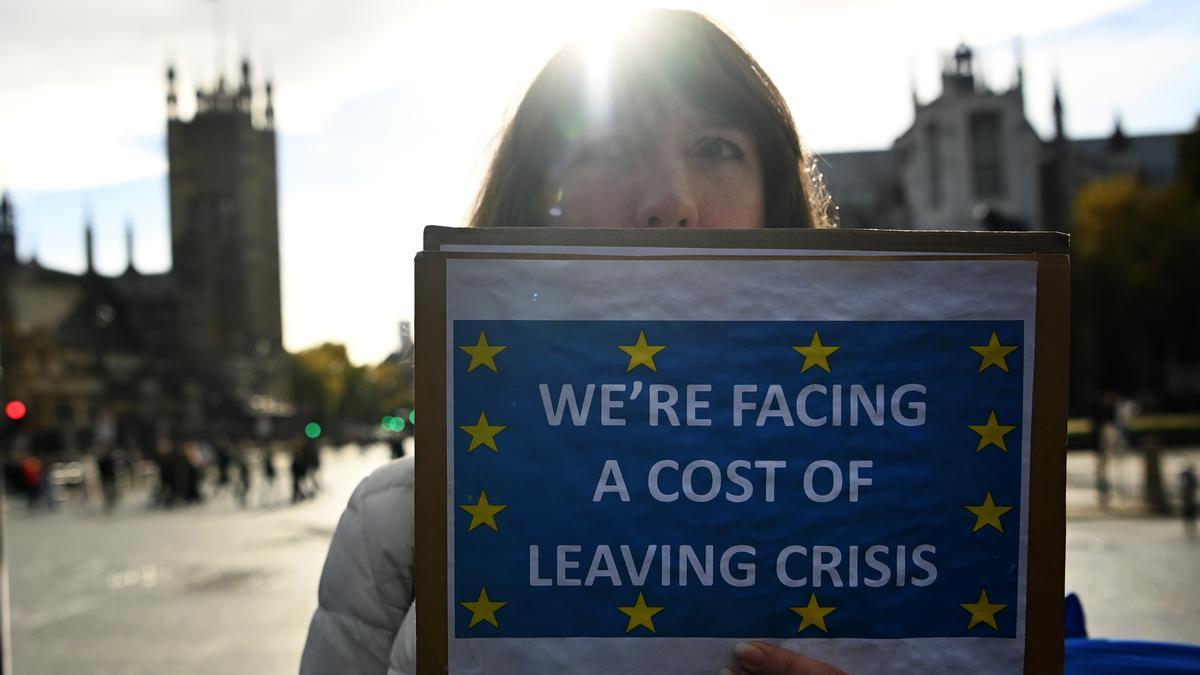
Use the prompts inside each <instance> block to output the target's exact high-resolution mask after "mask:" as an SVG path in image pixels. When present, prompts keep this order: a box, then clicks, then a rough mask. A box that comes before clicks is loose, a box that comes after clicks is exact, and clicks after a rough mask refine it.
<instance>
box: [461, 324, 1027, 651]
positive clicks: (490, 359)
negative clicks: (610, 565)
mask: <svg viewBox="0 0 1200 675" xmlns="http://www.w3.org/2000/svg"><path fill="white" fill-rule="evenodd" d="M507 348H508V347H507V346H505V345H492V344H490V343H489V342H488V339H487V335H486V333H485V332H484V331H480V333H479V337H478V339H477V340H476V342H475V344H473V345H460V346H459V349H461V350H462V351H464V352H466V353H467V354H468V355H469V356H470V357H471V361H470V363H469V364H468V366H467V372H468V373H470V372H472V371H474V370H476V369H477V368H480V367H484V368H487V369H489V370H491V371H492V372H494V373H499V367H498V366H497V363H496V356H497V355H498V354H500V353H501V352H503V351H504V350H505V349H507ZM617 348H618V349H620V350H621V351H622V352H625V354H627V355H628V356H629V362H628V364H627V365H626V368H625V372H632V371H633V370H634V369H635V368H639V367H645V368H647V369H649V370H650V371H651V372H655V373H657V372H658V366H657V364H656V363H655V362H654V357H655V356H656V355H657V354H658V353H659V352H661V351H663V350H664V349H666V348H667V346H666V345H655V344H650V342H649V341H648V340H647V339H646V332H645V331H644V330H641V331H639V332H638V337H637V340H636V341H635V342H634V344H631V345H618V346H617ZM970 348H971V350H972V351H974V352H976V353H977V354H979V356H980V363H979V369H978V371H977V372H979V373H983V372H984V371H986V370H987V369H989V368H992V367H996V368H997V369H999V370H1001V371H1003V372H1005V373H1007V372H1010V371H1009V368H1008V362H1007V357H1008V355H1009V354H1011V353H1012V352H1014V351H1016V350H1017V349H1018V347H1017V346H1015V345H1003V344H1001V343H1000V340H999V337H998V335H997V333H996V331H992V334H991V337H990V338H989V340H988V343H987V344H985V345H970ZM792 349H793V350H795V351H796V352H798V353H799V354H801V355H802V356H804V364H803V365H802V366H801V369H800V372H802V373H803V372H806V371H808V370H809V369H811V368H814V367H815V368H821V369H822V370H824V371H825V372H827V373H831V372H832V368H831V366H830V363H829V357H830V355H832V354H833V353H834V352H836V351H838V350H839V349H841V347H840V346H836V345H826V344H824V343H823V342H822V341H821V334H820V332H819V331H815V330H814V331H813V335H812V339H811V340H810V341H809V343H808V344H807V345H795V346H793V347H792ZM968 427H969V428H970V429H971V430H972V431H974V432H975V433H976V434H978V435H979V444H978V445H977V447H976V449H975V451H976V452H980V451H982V450H984V449H985V448H988V447H990V446H993V445H994V446H996V447H997V448H999V449H1000V450H1002V451H1004V452H1008V447H1007V445H1006V444H1005V436H1006V435H1007V434H1008V433H1010V432H1012V431H1014V430H1015V429H1016V425H1007V424H1001V423H1000V421H999V419H998V418H997V415H996V411H995V410H992V411H991V413H990V414H989V415H988V419H987V422H986V423H984V424H978V425H968ZM459 428H460V429H462V430H463V431H464V432H466V433H468V434H469V435H470V436H471V442H470V445H469V447H468V448H467V452H468V453H470V452H473V451H474V450H475V449H476V448H478V447H480V446H486V447H488V448H489V449H491V450H492V451H493V452H499V447H498V446H497V444H496V436H497V435H498V434H499V433H500V432H502V431H504V430H505V429H507V428H508V427H506V426H503V425H496V424H492V423H491V422H490V420H488V417H487V413H486V412H484V411H480V413H479V418H478V420H477V421H476V422H475V424H467V425H460V426H459ZM459 508H460V509H462V510H463V511H466V512H467V513H469V514H470V515H471V522H470V524H469V525H468V527H467V531H468V532H472V531H474V530H475V529H477V528H479V527H481V526H485V525H486V526H487V527H488V528H490V529H492V530H493V531H495V532H499V531H500V527H499V525H498V524H497V522H496V516H497V515H498V514H499V513H500V512H502V511H504V510H505V509H507V508H508V506H507V505H505V504H493V503H492V502H491V501H490V500H489V499H488V496H487V492H486V491H482V490H481V491H480V493H479V498H478V500H476V502H475V503H474V504H470V503H468V504H460V505H459ZM964 508H965V509H966V510H967V511H968V512H970V513H971V514H972V515H974V516H975V524H974V527H973V528H972V532H978V531H980V530H981V529H983V528H985V527H991V528H993V529H995V530H996V531H998V532H1001V533H1003V532H1004V525H1003V523H1002V521H1001V518H1002V516H1004V515H1005V514H1007V513H1008V512H1009V511H1011V510H1012V509H1013V507H1011V506H1002V505H998V504H996V502H995V500H994V498H993V496H992V493H991V491H990V490H989V491H987V493H986V494H985V495H984V498H983V502H982V503H981V504H978V505H968V506H965V507H964ZM459 604H460V605H462V606H463V607H464V608H465V609H467V610H468V611H470V612H471V618H470V620H469V622H468V626H467V627H468V628H474V627H475V626H476V625H478V624H480V623H489V624H491V625H492V626H493V627H496V628H499V627H500V623H499V620H498V619H497V617H496V612H497V611H499V610H500V609H501V608H503V607H505V606H506V605H508V603H507V602H502V601H496V600H492V599H491V598H490V597H489V596H488V593H487V588H486V587H481V588H480V591H479V596H478V598H477V599H475V600H473V601H463V602H460V603H459ZM960 606H961V607H962V608H963V609H964V610H965V611H967V612H968V613H970V615H971V616H970V619H969V622H968V625H967V630H971V629H974V628H975V627H976V626H978V625H980V624H986V625H988V626H990V627H991V628H992V629H993V630H999V627H998V624H997V623H996V614H998V613H999V612H1000V611H1002V610H1004V609H1005V608H1007V607H1008V605H1007V604H1002V603H994V602H992V601H991V599H990V598H988V595H987V590H986V589H981V590H980V593H979V598H978V599H977V600H976V601H975V602H969V603H961V604H960ZM617 609H618V610H619V611H620V612H621V613H622V614H623V615H625V616H626V617H627V622H626V626H625V632H626V633H629V632H632V631H634V630H636V629H639V628H642V629H645V630H647V631H649V632H651V633H655V632H656V629H655V626H654V617H655V616H656V615H658V614H659V613H660V612H662V611H663V610H664V609H665V607H663V606H654V605H650V604H648V603H647V602H646V597H645V594H644V593H640V592H639V593H638V596H637V599H636V600H635V601H634V604H633V605H628V606H618V607H617ZM789 609H790V610H791V611H792V612H793V613H795V614H796V615H798V616H799V617H800V625H799V627H798V628H797V629H796V632H797V633H801V632H804V631H805V630H807V629H808V628H815V629H817V630H820V631H822V632H825V633H828V632H829V626H828V624H827V623H826V617H828V616H829V615H830V614H832V613H834V612H835V611H837V609H838V608H837V607H835V606H832V605H825V606H823V605H821V604H820V601H819V600H818V599H817V595H816V593H812V594H810V596H809V599H808V604H806V605H803V606H798V607H790V608H789Z"/></svg>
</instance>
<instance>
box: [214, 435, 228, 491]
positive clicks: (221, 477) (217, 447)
mask: <svg viewBox="0 0 1200 675" xmlns="http://www.w3.org/2000/svg"><path fill="white" fill-rule="evenodd" d="M213 454H214V455H215V456H216V462H217V487H216V492H224V491H225V490H226V489H227V488H229V487H230V481H231V477H230V469H232V467H233V457H232V456H231V455H230V453H229V439H227V438H225V436H223V435H221V436H217V438H216V439H215V440H214V441H213Z"/></svg>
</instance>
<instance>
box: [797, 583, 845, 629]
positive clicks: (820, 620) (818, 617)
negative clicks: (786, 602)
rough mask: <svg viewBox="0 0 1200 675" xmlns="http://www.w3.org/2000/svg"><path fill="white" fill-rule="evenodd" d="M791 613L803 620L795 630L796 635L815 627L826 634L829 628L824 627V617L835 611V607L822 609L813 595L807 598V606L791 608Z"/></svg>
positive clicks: (814, 594) (815, 595)
mask: <svg viewBox="0 0 1200 675" xmlns="http://www.w3.org/2000/svg"><path fill="white" fill-rule="evenodd" d="M790 609H791V610H792V611H793V612H795V613H797V614H799V615H800V616H801V617H802V618H803V619H804V620H803V621H801V622H800V627H799V628H797V629H796V632H797V633H803V632H804V629H805V628H808V627H809V626H816V627H817V628H820V629H821V630H822V631H824V632H826V633H828V632H829V628H828V627H826V626H825V617H826V616H828V615H830V614H832V613H834V612H835V611H837V607H822V606H821V604H820V603H819V602H817V594H816V593H813V594H812V595H810V596H809V598H808V604H807V605H806V606H804V607H792V608H790Z"/></svg>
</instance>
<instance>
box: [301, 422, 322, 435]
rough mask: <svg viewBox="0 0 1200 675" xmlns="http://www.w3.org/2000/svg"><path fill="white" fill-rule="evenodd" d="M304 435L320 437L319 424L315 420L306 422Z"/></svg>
mask: <svg viewBox="0 0 1200 675" xmlns="http://www.w3.org/2000/svg"><path fill="white" fill-rule="evenodd" d="M304 435H305V436H308V437H309V438H313V439H316V438H320V437H321V425H320V424H317V423H316V422H309V423H308V424H305V425H304Z"/></svg>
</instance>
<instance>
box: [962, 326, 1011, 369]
mask: <svg viewBox="0 0 1200 675" xmlns="http://www.w3.org/2000/svg"><path fill="white" fill-rule="evenodd" d="M971 349H973V350H975V352H976V353H978V354H979V355H980V356H982V357H983V359H982V360H980V362H979V372H981V373H982V372H983V371H985V370H987V369H988V368H990V367H992V366H996V367H998V368H999V369H1000V370H1003V371H1004V372H1006V373H1007V372H1008V361H1007V360H1005V357H1006V356H1008V355H1009V354H1011V353H1013V352H1015V351H1016V350H1017V347H1016V345H1002V344H1000V338H998V337H996V331H992V339H990V340H988V343H987V344H986V345H971Z"/></svg>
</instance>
